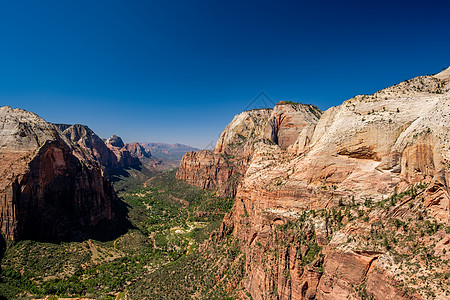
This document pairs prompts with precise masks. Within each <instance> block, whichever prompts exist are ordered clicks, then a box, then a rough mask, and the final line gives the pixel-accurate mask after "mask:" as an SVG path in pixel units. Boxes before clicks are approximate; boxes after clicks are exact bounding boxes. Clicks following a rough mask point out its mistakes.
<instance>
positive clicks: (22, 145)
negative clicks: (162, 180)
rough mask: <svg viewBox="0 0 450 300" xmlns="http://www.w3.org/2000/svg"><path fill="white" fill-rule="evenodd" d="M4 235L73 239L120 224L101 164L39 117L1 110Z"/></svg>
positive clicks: (0, 218) (0, 186) (0, 202)
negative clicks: (112, 223)
mask: <svg viewBox="0 0 450 300" xmlns="http://www.w3.org/2000/svg"><path fill="white" fill-rule="evenodd" d="M0 120H1V121H0V124H1V125H0V126H1V127H0V158H1V165H0V172H1V174H2V176H1V181H0V229H1V233H2V234H3V235H4V236H5V237H6V238H7V239H10V240H19V239H42V240H56V239H73V238H78V237H80V236H82V235H83V234H85V233H86V232H88V231H89V230H90V229H92V228H93V227H95V226H97V225H99V224H100V223H101V222H103V221H110V220H112V219H113V218H114V214H113V212H112V209H111V207H112V203H111V202H112V200H114V199H115V198H116V197H117V196H116V194H115V192H114V190H113V188H112V185H111V183H110V182H109V181H108V180H106V179H105V178H104V177H103V176H102V171H101V169H100V166H99V164H98V163H97V162H96V160H95V159H94V158H92V157H89V155H86V153H85V151H84V150H83V149H80V147H79V146H78V145H75V144H73V143H71V142H70V141H69V140H68V139H66V138H65V136H64V135H62V134H61V131H60V130H59V129H58V128H57V127H56V126H55V125H53V124H49V123H47V122H45V121H44V120H42V119H41V118H39V117H38V116H37V115H35V114H33V113H30V112H27V111H23V110H20V109H11V108H10V107H7V106H6V107H2V108H0Z"/></svg>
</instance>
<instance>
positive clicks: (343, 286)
mask: <svg viewBox="0 0 450 300" xmlns="http://www.w3.org/2000/svg"><path fill="white" fill-rule="evenodd" d="M449 72H450V69H447V70H445V71H443V72H441V73H440V74H437V75H435V76H422V77H417V78H414V79H411V80H407V81H405V82H402V83H400V84H398V85H395V86H392V87H389V88H386V89H384V90H381V91H379V92H377V93H375V94H373V95H361V96H356V97H354V98H352V99H350V100H347V101H345V102H344V103H343V104H342V105H340V106H337V107H332V108H330V109H328V110H327V111H325V112H324V113H323V114H320V112H317V111H311V110H310V109H309V108H308V107H307V106H300V108H301V109H303V111H302V113H300V109H299V107H297V108H295V107H289V106H286V105H283V106H279V105H277V107H275V109H273V110H261V111H257V112H258V117H254V118H252V117H251V116H252V114H255V112H253V113H252V112H244V113H243V114H241V115H238V116H236V117H235V118H234V119H233V121H232V122H231V123H230V124H229V125H228V126H227V128H226V129H225V130H224V132H223V133H222V135H221V137H220V138H219V141H218V143H217V146H216V149H215V150H214V151H213V152H207V151H203V152H197V153H189V154H186V155H185V157H184V158H183V161H182V163H181V165H180V169H179V171H178V178H180V179H184V180H186V181H187V182H188V183H191V184H194V185H197V186H200V187H204V188H217V187H220V186H221V184H223V182H224V181H226V180H228V178H230V177H231V176H232V174H233V172H232V171H230V170H234V165H231V164H229V165H231V166H232V167H231V168H230V167H227V166H228V165H227V163H226V162H228V161H230V159H229V160H228V161H226V160H225V159H226V156H225V154H234V155H233V158H234V157H236V153H239V155H240V156H239V157H241V158H242V157H245V159H246V161H245V163H243V164H242V166H243V167H242V168H241V169H239V172H240V174H241V176H240V180H239V181H238V182H237V183H236V184H235V186H237V188H236V189H235V190H236V202H235V205H234V208H233V211H232V212H231V213H230V214H228V215H227V216H226V217H225V219H224V221H223V224H222V227H221V232H220V233H218V238H220V237H222V238H223V237H225V236H227V235H230V234H232V235H233V236H234V237H236V238H238V239H239V240H240V241H241V245H242V249H243V251H244V253H245V255H246V259H247V264H246V276H245V277H244V279H243V281H242V288H243V289H244V290H245V291H246V292H248V293H250V294H251V296H252V298H253V299H369V298H367V297H372V298H373V299H423V298H427V299H447V298H448V297H450V295H449V294H448V292H447V291H446V290H447V289H448V282H447V283H445V280H441V279H439V278H444V277H440V276H441V275H440V274H448V272H449V265H448V255H447V254H445V253H447V251H449V249H448V243H447V244H445V242H442V241H445V239H446V233H445V230H444V228H448V226H449V194H448V193H449V191H448V182H449V168H448V166H449V165H450V157H449V155H450V152H449V150H448V149H449V148H450V136H449V134H450V127H449V124H450V84H449V78H450V77H449V75H448V74H449ZM308 111H309V112H310V113H308ZM319 117H320V118H319ZM255 119H256V120H258V122H254V120H255ZM239 143H240V144H239ZM236 145H238V147H236ZM233 147H236V149H238V150H234V151H233V150H232V149H233ZM219 155H222V156H219ZM239 161H242V160H239ZM418 191H419V192H418ZM400 192H403V193H400ZM398 193H400V195H399V196H398V195H397V194H398ZM408 195H409V196H408ZM387 199H389V200H387ZM304 212H308V218H309V219H308V220H307V221H305V220H303V221H302V222H300V221H299V220H301V218H300V215H301V214H303V213H304ZM425 215H426V217H425ZM331 216H332V217H331ZM332 218H333V220H334V221H333V222H335V223H334V225H333V226H331V225H330V224H331V223H330V222H331V221H330V220H331V219H332ZM336 220H337V221H336ZM299 222H300V224H303V225H302V226H301V227H298V224H299ZM305 222H306V223H305ZM288 224H294V225H289V226H288ZM295 224H296V225H295ZM432 224H434V225H432ZM283 226H284V227H283ZM286 226H287V227H286ZM399 240H401V243H399V242H398V241H399ZM436 243H440V244H439V247H437V248H436V249H439V250H433V251H431V250H419V249H429V248H430V247H432V248H433V247H434V245H435V244H436ZM444 244H445V245H447V246H442V245H444ZM443 247H447V249H446V251H443V250H442V249H441V248H443ZM319 248H320V251H319V250H318V249H319ZM314 249H315V250H316V252H317V253H315V254H316V256H313V257H315V260H314V261H309V260H308V259H309V258H310V256H312V254H311V255H309V254H308V253H312V252H311V251H312V250H314ZM420 251H424V252H425V253H429V254H426V255H425V254H420ZM427 251H428V252H427ZM318 253H320V255H319V254H318ZM431 253H434V254H431ZM424 255H425V256H424ZM427 255H428V256H427ZM404 257H408V259H407V260H408V262H404V261H403V259H404ZM426 257H433V258H426ZM430 260H431V261H433V262H434V263H430ZM406 274H409V275H406ZM419 274H421V275H419ZM425 274H428V275H425ZM442 276H443V275H442ZM429 278H436V279H430V280H428V279H429ZM242 295H243V296H242V297H243V298H246V296H245V293H243V294H242Z"/></svg>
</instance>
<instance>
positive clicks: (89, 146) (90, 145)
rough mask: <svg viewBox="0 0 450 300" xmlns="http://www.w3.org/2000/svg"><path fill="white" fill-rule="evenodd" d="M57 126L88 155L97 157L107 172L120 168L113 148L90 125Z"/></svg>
mask: <svg viewBox="0 0 450 300" xmlns="http://www.w3.org/2000/svg"><path fill="white" fill-rule="evenodd" d="M56 126H58V128H59V129H60V130H61V131H62V133H63V135H64V136H65V137H66V138H67V139H68V140H70V141H71V142H73V143H74V144H76V145H78V146H80V148H81V149H83V150H84V151H86V152H87V153H86V155H87V156H88V157H93V158H95V159H96V160H97V161H98V162H99V163H100V165H101V166H102V168H103V170H104V171H105V173H106V174H110V173H112V172H113V171H114V170H116V169H118V168H119V164H118V161H117V157H116V155H115V154H114V152H112V151H111V149H109V148H108V147H107V146H106V144H105V142H104V141H103V140H102V139H101V138H100V137H99V136H98V135H96V134H95V133H94V132H93V131H92V130H91V129H90V128H89V127H87V126H86V125H80V124H75V125H67V124H56Z"/></svg>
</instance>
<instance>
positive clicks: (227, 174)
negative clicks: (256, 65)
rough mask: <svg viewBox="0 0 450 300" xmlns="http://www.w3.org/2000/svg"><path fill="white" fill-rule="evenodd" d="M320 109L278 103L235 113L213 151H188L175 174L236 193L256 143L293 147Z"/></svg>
mask: <svg viewBox="0 0 450 300" xmlns="http://www.w3.org/2000/svg"><path fill="white" fill-rule="evenodd" d="M320 114H321V112H320V110H319V109H317V107H315V106H311V105H305V104H298V103H285V102H280V103H278V104H277V105H276V106H275V108H274V109H256V110H250V111H245V112H243V113H241V114H239V115H236V116H235V117H234V119H233V120H232V121H231V123H230V124H229V125H228V126H227V127H226V128H225V130H224V131H223V132H222V134H221V135H220V137H219V140H218V141H217V144H216V147H215V149H214V150H213V151H209V150H203V151H199V152H194V151H191V152H188V153H186V154H185V155H184V156H183V159H182V161H181V163H180V166H179V169H178V172H177V178H179V179H182V180H185V181H186V182H188V183H189V184H192V185H196V186H199V187H202V188H217V189H218V191H219V194H220V195H222V196H227V197H234V196H235V195H236V191H237V187H238V184H239V182H240V180H241V178H242V176H243V175H244V174H245V172H246V171H247V168H248V166H249V163H250V160H251V158H252V156H253V153H254V150H255V149H254V145H255V144H256V143H263V144H269V145H270V144H276V145H279V147H281V148H283V149H285V148H288V147H294V144H295V143H296V141H297V139H298V137H299V135H300V134H301V132H303V131H308V130H312V129H313V128H314V127H315V125H316V123H317V121H318V119H319V117H320Z"/></svg>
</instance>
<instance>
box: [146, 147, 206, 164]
mask: <svg viewBox="0 0 450 300" xmlns="http://www.w3.org/2000/svg"><path fill="white" fill-rule="evenodd" d="M140 145H141V146H143V147H144V148H145V149H147V150H149V151H150V152H151V153H152V155H153V156H155V157H157V158H160V159H162V160H163V161H166V162H171V163H173V164H175V165H176V166H178V164H179V162H180V161H181V159H182V158H183V155H184V154H185V153H187V152H190V151H199V150H200V149H198V148H194V147H191V146H188V145H183V144H165V143H140Z"/></svg>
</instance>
